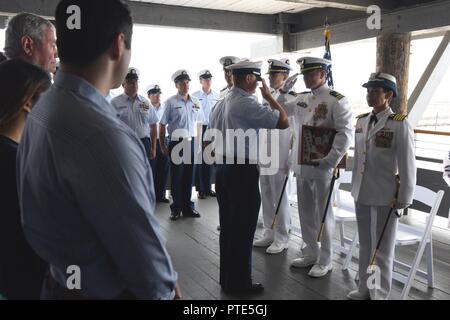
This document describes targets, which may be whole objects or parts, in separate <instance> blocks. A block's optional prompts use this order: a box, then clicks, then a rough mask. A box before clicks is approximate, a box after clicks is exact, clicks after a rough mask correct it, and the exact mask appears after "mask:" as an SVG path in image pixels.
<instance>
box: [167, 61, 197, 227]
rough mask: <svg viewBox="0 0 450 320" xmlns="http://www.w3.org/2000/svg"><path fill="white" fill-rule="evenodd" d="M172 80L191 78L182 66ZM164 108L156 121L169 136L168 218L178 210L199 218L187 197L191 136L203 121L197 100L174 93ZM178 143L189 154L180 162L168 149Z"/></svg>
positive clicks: (190, 184)
mask: <svg viewBox="0 0 450 320" xmlns="http://www.w3.org/2000/svg"><path fill="white" fill-rule="evenodd" d="M172 80H173V81H174V82H175V83H177V82H179V81H191V78H190V76H189V73H188V71H187V70H184V69H182V70H178V71H177V72H175V73H174V74H173V75H172ZM164 107H165V110H164V114H163V115H162V117H161V120H160V124H161V125H164V126H167V129H168V133H169V137H170V143H169V151H170V152H171V163H170V171H171V194H172V198H173V203H172V205H171V206H170V208H171V211H172V214H171V219H172V220H177V219H179V218H180V215H181V213H182V214H183V216H186V217H200V214H199V213H198V212H197V211H196V210H195V207H194V203H193V202H192V201H191V196H192V177H193V163H194V138H195V137H196V136H197V129H198V125H202V124H203V122H204V115H203V111H202V106H201V104H200V101H198V99H197V98H195V97H193V96H192V95H188V98H187V100H184V99H183V97H182V96H180V95H179V94H176V95H174V96H172V97H170V98H169V99H167V101H166V102H165V104H164ZM180 143H183V146H184V149H183V150H184V151H186V152H189V153H190V157H189V158H190V161H187V162H185V161H184V160H183V161H182V162H181V163H180V164H176V163H175V162H174V159H173V157H174V155H173V154H172V150H173V149H174V147H175V146H177V145H178V144H180ZM189 147H190V148H189ZM189 149H190V150H189ZM180 156H182V154H181V155H180Z"/></svg>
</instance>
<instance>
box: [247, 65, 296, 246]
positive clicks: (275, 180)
mask: <svg viewBox="0 0 450 320" xmlns="http://www.w3.org/2000/svg"><path fill="white" fill-rule="evenodd" d="M268 62H269V71H268V72H267V73H268V74H269V81H270V88H271V90H270V93H271V95H272V97H274V99H277V98H278V95H279V89H280V88H282V87H283V85H284V83H285V81H286V79H287V78H288V76H289V72H290V71H291V70H292V67H291V66H290V64H289V59H281V60H275V59H270V60H269V61H268ZM263 105H264V106H266V107H269V104H268V102H267V101H264V103H263ZM260 134H261V137H262V139H263V141H264V146H263V148H265V150H268V152H269V154H270V153H271V150H272V149H273V150H274V151H275V155H276V156H277V157H278V159H277V160H276V163H271V164H269V165H264V164H261V163H260V165H259V167H260V177H259V183H260V187H261V195H262V197H261V200H262V210H263V220H264V237H263V238H262V239H259V240H255V241H254V242H253V245H254V246H255V247H268V248H267V250H266V253H268V254H277V253H280V252H282V251H283V250H284V249H287V247H288V242H289V227H290V224H291V215H290V210H289V201H288V198H287V193H286V192H284V194H283V197H282V199H281V203H280V207H279V210H278V214H277V217H276V220H275V225H274V228H273V229H272V223H273V221H274V216H275V212H276V209H277V205H278V202H279V201H280V196H281V192H282V190H283V185H284V181H285V180H286V176H287V174H288V173H289V163H288V162H289V161H288V160H289V154H290V146H291V142H292V130H291V128H287V129H284V130H279V129H272V130H270V129H263V130H260ZM276 137H278V139H277V140H274V139H275V138H276ZM271 156H272V157H273V156H274V155H272V154H271Z"/></svg>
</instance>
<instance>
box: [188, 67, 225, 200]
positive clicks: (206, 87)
mask: <svg viewBox="0 0 450 320" xmlns="http://www.w3.org/2000/svg"><path fill="white" fill-rule="evenodd" d="M198 77H199V78H200V84H201V85H202V89H201V90H199V91H196V92H194V94H193V96H194V97H196V98H197V99H198V100H199V101H200V103H201V105H202V108H203V114H204V116H205V121H204V123H203V131H202V132H203V133H202V138H203V136H204V134H205V131H206V129H207V127H208V123H209V115H210V113H211V110H212V108H213V107H214V105H215V104H216V103H217V101H218V100H219V94H218V93H217V92H215V91H213V90H211V79H212V74H211V72H210V71H209V70H202V71H200V72H199V73H198ZM212 169H213V166H212V165H209V164H206V163H205V161H204V160H203V158H202V163H201V164H197V165H195V187H196V189H197V192H198V198H199V199H206V197H207V196H211V197H215V196H216V193H215V192H214V191H212V190H211V177H212Z"/></svg>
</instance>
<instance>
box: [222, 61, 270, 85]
mask: <svg viewBox="0 0 450 320" xmlns="http://www.w3.org/2000/svg"><path fill="white" fill-rule="evenodd" d="M261 66H262V62H261V61H256V62H253V61H241V62H238V63H235V64H232V65H230V66H228V67H226V69H227V70H231V71H232V72H233V75H244V74H253V75H255V76H256V79H257V80H258V81H261V80H262V78H261Z"/></svg>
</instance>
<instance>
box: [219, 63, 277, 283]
mask: <svg viewBox="0 0 450 320" xmlns="http://www.w3.org/2000/svg"><path fill="white" fill-rule="evenodd" d="M228 68H229V70H232V72H233V75H246V74H253V75H255V76H256V79H258V80H260V79H261V63H260V62H250V61H246V62H239V63H236V64H234V65H231V66H230V67H228ZM216 108H219V109H218V110H219V111H220V112H218V113H217V118H216V124H215V127H214V128H216V129H219V130H220V131H221V132H222V133H223V135H224V137H225V141H224V144H223V145H224V146H229V145H232V144H234V142H236V141H234V142H233V140H235V139H231V138H230V139H228V138H227V130H230V131H232V132H236V131H235V130H240V129H242V130H243V131H247V130H248V129H252V130H253V131H257V130H259V129H260V128H271V129H274V128H276V125H277V123H278V120H279V117H280V113H279V111H277V110H272V109H269V108H266V107H264V106H263V105H261V104H260V103H259V102H258V101H257V98H256V96H255V95H254V94H252V93H249V92H247V91H244V90H243V89H241V88H240V87H238V86H234V87H233V88H232V89H231V90H230V92H229V93H228V94H227V96H226V97H225V98H224V99H223V100H220V101H219V102H218V104H217V105H216ZM228 132H229V131H228ZM255 137H256V138H257V133H255V134H254V135H252V138H255ZM253 141H255V140H253ZM256 141H257V140H256ZM256 145H257V143H256ZM242 147H243V148H242V149H241V150H242V151H243V152H239V148H237V149H234V150H233V149H229V148H228V149H225V150H216V158H217V159H218V161H220V160H223V163H224V164H222V165H219V166H218V167H217V175H216V179H217V181H216V191H217V199H218V203H219V216H220V284H221V286H222V288H223V290H225V291H226V292H239V291H246V292H257V291H261V290H262V289H263V287H262V285H261V284H252V276H251V273H252V272H251V271H252V270H251V269H252V244H253V237H254V234H255V230H256V222H257V219H258V213H259V208H260V205H261V196H260V193H259V186H258V180H259V172H258V167H257V164H256V163H257V159H252V158H251V151H252V148H253V147H255V143H253V144H252V145H250V142H249V140H248V139H245V145H244V146H242ZM224 151H225V152H224Z"/></svg>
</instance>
